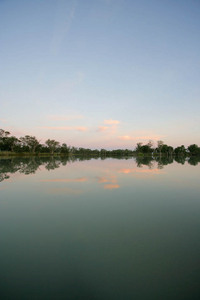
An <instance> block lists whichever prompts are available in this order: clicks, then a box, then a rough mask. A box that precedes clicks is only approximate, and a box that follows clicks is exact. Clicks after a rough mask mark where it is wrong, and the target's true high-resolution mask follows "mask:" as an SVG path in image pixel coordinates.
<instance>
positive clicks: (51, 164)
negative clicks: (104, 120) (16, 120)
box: [0, 156, 200, 189]
mask: <svg viewBox="0 0 200 300" xmlns="http://www.w3.org/2000/svg"><path fill="white" fill-rule="evenodd" d="M91 159H98V160H100V159H101V158H93V157H83V156H82V157H75V156H71V157H30V158H28V157H25V158H21V157H12V158H3V159H0V182H1V181H3V180H6V179H9V178H10V176H11V174H14V173H16V172H19V173H22V174H25V175H29V174H35V173H36V172H37V171H38V170H39V169H40V168H41V167H44V168H45V169H46V170H48V171H51V170H55V169H57V168H59V167H60V166H66V165H67V164H68V163H73V162H75V161H84V160H91ZM105 159H106V158H103V160H105ZM129 160H134V161H135V162H136V165H137V168H138V170H136V169H131V168H130V169H121V170H120V172H121V173H126V174H128V173H133V172H137V173H145V172H146V173H150V172H151V173H159V172H158V170H161V169H163V168H164V167H165V166H167V165H169V164H172V163H173V162H177V163H179V164H182V165H184V164H185V163H187V164H190V165H193V166H196V165H198V163H199V162H200V157H195V156H194V157H190V158H189V159H188V158H185V157H174V158H173V157H156V158H153V157H135V158H129ZM144 166H147V167H148V169H149V171H148V170H139V169H141V168H142V167H144ZM62 180H63V179H62ZM66 180H67V181H70V180H71V181H73V179H66ZM76 180H79V181H85V180H86V179H85V178H79V179H76ZM102 180H104V182H107V186H105V188H108V189H109V188H118V187H119V186H118V184H117V183H116V180H113V179H112V178H104V179H102V178H101V179H100V178H99V182H100V181H101V182H103V181H102ZM58 181H59V179H58Z"/></svg>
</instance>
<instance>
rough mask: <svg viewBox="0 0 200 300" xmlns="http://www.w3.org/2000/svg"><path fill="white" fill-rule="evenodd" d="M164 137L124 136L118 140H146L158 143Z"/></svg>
mask: <svg viewBox="0 0 200 300" xmlns="http://www.w3.org/2000/svg"><path fill="white" fill-rule="evenodd" d="M163 137H164V136H162V135H145V136H135V137H134V136H130V135H123V136H119V137H118V139H120V140H122V141H137V140H144V141H149V140H153V141H157V140H160V139H161V138H163Z"/></svg>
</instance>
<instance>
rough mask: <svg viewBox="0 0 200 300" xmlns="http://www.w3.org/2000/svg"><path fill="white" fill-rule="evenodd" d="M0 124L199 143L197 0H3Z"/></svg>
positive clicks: (96, 142)
mask: <svg viewBox="0 0 200 300" xmlns="http://www.w3.org/2000/svg"><path fill="white" fill-rule="evenodd" d="M0 128H2V129H5V130H9V131H10V132H11V133H12V134H13V135H16V136H18V137H20V136H23V135H26V134H29V135H34V136H36V137H37V138H38V139H39V140H40V141H41V142H44V141H45V140H46V139H48V138H51V139H55V140H57V141H59V142H61V143H63V142H65V143H67V145H71V146H76V147H87V148H92V149H94V148H107V149H111V148H113V149H116V148H129V149H133V148H134V147H135V145H136V143H137V142H143V143H146V142H148V140H149V139H151V140H153V141H155V143H156V141H157V140H163V141H164V142H166V143H167V144H169V145H172V146H178V145H181V144H184V145H185V146H188V145H190V144H192V143H196V144H198V145H199V146H200V135H199V131H200V1H199V0H176V1H175V0H163V1H161V0H34V1H32V0H0Z"/></svg>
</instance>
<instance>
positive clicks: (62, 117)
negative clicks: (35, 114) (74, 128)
mask: <svg viewBox="0 0 200 300" xmlns="http://www.w3.org/2000/svg"><path fill="white" fill-rule="evenodd" d="M47 118H48V119H49V120H52V121H69V120H75V119H83V116H82V115H69V116H67V115H49V116H47Z"/></svg>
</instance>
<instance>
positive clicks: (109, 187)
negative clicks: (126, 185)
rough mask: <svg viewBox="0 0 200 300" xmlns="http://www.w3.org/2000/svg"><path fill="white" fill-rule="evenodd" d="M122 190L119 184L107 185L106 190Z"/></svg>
mask: <svg viewBox="0 0 200 300" xmlns="http://www.w3.org/2000/svg"><path fill="white" fill-rule="evenodd" d="M118 188H120V186H119V184H105V185H104V189H105V190H113V189H118Z"/></svg>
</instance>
